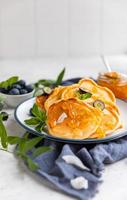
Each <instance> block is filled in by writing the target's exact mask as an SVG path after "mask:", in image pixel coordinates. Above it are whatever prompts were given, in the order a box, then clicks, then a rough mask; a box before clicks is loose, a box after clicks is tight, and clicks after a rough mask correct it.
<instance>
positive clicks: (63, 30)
mask: <svg viewBox="0 0 127 200" xmlns="http://www.w3.org/2000/svg"><path fill="white" fill-rule="evenodd" d="M67 28H68V27H67V24H64V23H63V24H60V23H47V24H46V23H43V24H39V25H38V27H37V35H36V36H37V38H36V39H37V46H36V53H37V56H39V57H43V56H46V57H48V56H49V57H52V56H54V57H57V56H60V57H62V56H63V55H64V56H68V31H67V30H68V29H67Z"/></svg>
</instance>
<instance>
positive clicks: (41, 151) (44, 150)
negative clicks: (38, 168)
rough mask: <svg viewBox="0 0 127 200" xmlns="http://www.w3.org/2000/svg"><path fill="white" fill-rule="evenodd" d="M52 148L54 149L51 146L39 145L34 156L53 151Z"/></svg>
mask: <svg viewBox="0 0 127 200" xmlns="http://www.w3.org/2000/svg"><path fill="white" fill-rule="evenodd" d="M51 150H52V148H51V147H46V146H43V147H38V148H36V149H35V150H34V152H33V154H32V156H33V157H34V158H35V157H37V156H39V155H40V154H42V153H45V152H47V151H51Z"/></svg>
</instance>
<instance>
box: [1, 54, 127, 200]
mask: <svg viewBox="0 0 127 200" xmlns="http://www.w3.org/2000/svg"><path fill="white" fill-rule="evenodd" d="M109 61H110V63H111V65H112V66H114V68H116V69H117V70H121V71H123V72H127V56H118V57H110V58H109ZM63 66H66V76H65V78H69V77H75V76H77V77H78V76H85V75H88V76H89V75H90V76H91V75H93V76H94V77H96V76H97V74H98V72H100V71H104V65H103V64H102V61H101V59H100V58H99V57H98V58H86V59H59V60H57V59H56V60H55V59H43V60H41V59H40V60H24V61H16V60H6V61H4V60H1V61H0V80H3V79H6V78H8V77H9V76H12V75H19V76H20V77H21V78H24V79H26V80H28V82H32V81H36V80H38V79H39V78H54V77H55V76H56V75H57V74H58V72H59V71H60V70H61V68H62V67H63ZM8 112H9V113H11V116H10V119H9V120H8V122H7V128H8V132H9V133H10V134H12V135H14V134H22V133H23V132H24V130H23V129H22V128H21V127H20V126H19V125H18V124H17V123H16V122H15V120H14V118H13V114H12V113H13V111H12V110H8ZM102 179H103V180H104V183H103V184H101V185H100V187H99V193H98V194H97V195H96V197H95V198H94V200H107V199H108V200H126V199H127V187H126V186H127V159H124V160H122V161H119V162H118V163H115V164H112V165H110V166H107V167H106V168H105V171H104V173H103V177H102ZM0 199H1V200H3V199H5V200H17V199H18V200H27V199H30V200H35V199H37V200H42V199H47V200H69V199H72V198H71V197H69V196H67V195H65V194H63V193H61V192H60V191H57V190H55V189H54V187H53V186H51V185H50V184H49V183H47V181H45V180H42V179H41V178H40V177H38V176H37V175H35V174H33V173H31V172H29V171H28V169H27V168H26V167H25V166H24V165H23V164H22V163H21V162H19V161H18V159H17V158H15V157H14V155H13V154H10V153H7V152H4V151H0Z"/></svg>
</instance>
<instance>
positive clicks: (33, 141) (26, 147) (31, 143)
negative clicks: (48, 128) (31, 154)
mask: <svg viewBox="0 0 127 200" xmlns="http://www.w3.org/2000/svg"><path fill="white" fill-rule="evenodd" d="M42 139H43V137H36V138H33V139H30V140H28V141H26V142H25V143H24V146H23V148H22V152H23V153H27V152H28V151H29V150H31V149H32V148H33V147H35V145H37V144H38V143H39V142H40V141H41V140H42Z"/></svg>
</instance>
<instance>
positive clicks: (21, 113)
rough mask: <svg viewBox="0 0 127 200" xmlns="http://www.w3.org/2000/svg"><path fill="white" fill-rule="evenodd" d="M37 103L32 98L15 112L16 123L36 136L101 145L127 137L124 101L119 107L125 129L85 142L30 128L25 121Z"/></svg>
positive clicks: (126, 105) (125, 105) (119, 101)
mask: <svg viewBox="0 0 127 200" xmlns="http://www.w3.org/2000/svg"><path fill="white" fill-rule="evenodd" d="M34 103H35V98H31V99H29V100H27V101H24V102H23V103H21V104H20V105H19V106H18V107H17V108H16V110H15V119H16V121H17V122H18V123H19V124H20V125H21V126H22V127H24V129H26V130H27V131H29V132H30V133H33V134H36V135H44V136H45V137H46V138H48V139H50V140H55V141H59V142H65V143H80V144H81V143H100V142H108V141H110V140H115V139H118V138H121V137H123V136H125V135H127V123H124V122H126V120H127V103H125V102H124V101H122V100H118V99H117V105H118V107H119V109H120V112H121V120H122V121H123V123H124V128H122V129H120V130H117V131H115V132H114V133H112V134H111V135H109V136H106V137H105V138H101V139H84V140H81V139H80V140H78V139H64V138H58V137H54V136H52V135H49V134H48V133H46V132H38V131H36V130H35V129H34V127H31V126H28V125H26V124H25V123H24V120H26V119H28V118H30V114H29V113H30V108H32V107H33V104H34Z"/></svg>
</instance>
